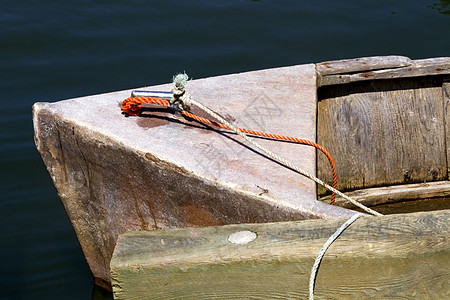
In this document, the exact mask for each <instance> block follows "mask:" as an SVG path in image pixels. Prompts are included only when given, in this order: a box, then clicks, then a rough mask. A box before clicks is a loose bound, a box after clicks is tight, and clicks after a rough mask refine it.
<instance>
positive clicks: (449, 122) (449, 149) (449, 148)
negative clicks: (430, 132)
mask: <svg viewBox="0 0 450 300" xmlns="http://www.w3.org/2000/svg"><path fill="white" fill-rule="evenodd" d="M442 98H443V101H444V116H445V141H446V153H447V168H448V169H447V176H449V175H448V174H449V173H450V167H449V165H448V162H450V107H449V105H450V75H449V76H444V77H443V79H442Z"/></svg>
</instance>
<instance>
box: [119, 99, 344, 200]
mask: <svg viewBox="0 0 450 300" xmlns="http://www.w3.org/2000/svg"><path fill="white" fill-rule="evenodd" d="M142 103H149V104H157V105H161V106H164V107H170V106H171V105H170V102H169V101H167V100H164V99H160V98H153V97H131V98H127V99H125V100H123V102H122V107H121V110H122V111H123V112H124V113H126V114H127V115H130V116H139V115H140V114H141V112H142ZM181 113H182V114H183V115H185V116H186V117H188V118H191V119H193V120H196V121H198V122H201V123H204V124H208V125H212V126H216V127H220V128H223V129H227V130H229V129H230V128H228V126H225V125H223V124H221V123H218V122H214V121H211V120H208V119H206V118H202V117H199V116H197V115H194V114H192V113H190V112H188V111H186V110H182V111H181ZM238 129H239V130H240V131H242V132H243V133H246V134H251V135H255V136H261V137H266V138H270V139H274V140H282V141H290V142H296V143H300V144H304V145H308V146H312V147H315V148H316V149H319V150H320V151H322V153H323V154H325V156H326V157H327V158H328V161H329V162H330V165H331V169H332V171H333V188H335V189H337V175H336V166H335V164H334V161H333V158H332V157H331V155H330V153H328V151H327V150H326V149H325V148H323V147H322V146H320V145H319V144H317V143H315V142H312V141H309V140H305V139H299V138H295V137H290V136H284V135H278V134H271V133H265V132H260V131H254V130H248V129H244V128H238ZM335 199H336V194H335V193H332V195H331V202H330V204H331V205H333V204H334V202H335Z"/></svg>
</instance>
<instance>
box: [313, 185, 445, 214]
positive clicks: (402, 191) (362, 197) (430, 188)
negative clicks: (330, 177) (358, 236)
mask: <svg viewBox="0 0 450 300" xmlns="http://www.w3.org/2000/svg"><path fill="white" fill-rule="evenodd" d="M346 195H347V196H349V197H351V198H353V199H355V200H356V201H358V202H361V203H362V204H364V205H365V206H369V207H370V206H375V205H381V204H390V203H396V202H400V201H408V200H421V199H429V198H443V197H449V196H450V181H437V182H427V183H415V184H402V185H396V186H384V187H377V188H368V189H362V190H356V191H351V192H348V193H346ZM330 200H331V196H330V195H327V196H324V197H321V198H320V201H323V202H326V203H330ZM336 205H338V206H340V207H346V208H350V209H354V208H356V206H355V205H353V204H352V203H350V202H348V201H347V200H345V199H343V198H341V197H339V196H337V197H336Z"/></svg>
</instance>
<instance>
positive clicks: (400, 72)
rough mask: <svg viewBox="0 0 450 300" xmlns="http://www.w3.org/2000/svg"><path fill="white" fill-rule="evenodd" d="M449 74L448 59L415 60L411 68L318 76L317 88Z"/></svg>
mask: <svg viewBox="0 0 450 300" xmlns="http://www.w3.org/2000/svg"><path fill="white" fill-rule="evenodd" d="M444 74H450V57H440V58H432V59H424V60H415V61H413V64H412V65H411V66H407V67H403V68H395V69H381V70H375V71H368V72H356V73H352V74H333V75H325V76H320V78H318V86H319V87H320V86H328V85H339V84H346V83H350V82H357V81H367V80H379V79H393V78H406V77H419V76H430V75H444Z"/></svg>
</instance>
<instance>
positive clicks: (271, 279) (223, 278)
mask: <svg viewBox="0 0 450 300" xmlns="http://www.w3.org/2000/svg"><path fill="white" fill-rule="evenodd" d="M449 217H450V211H448V210H446V211H439V212H432V213H414V214H404V215H391V216H383V217H366V218H362V219H359V220H357V221H356V222H355V223H354V224H352V225H351V226H350V227H349V228H348V229H347V230H346V231H345V232H344V233H343V234H342V235H341V236H340V237H339V238H338V239H337V240H336V241H335V243H333V244H332V245H331V247H330V248H329V249H328V251H327V253H326V255H325V257H324V260H323V261H322V263H321V266H320V268H319V272H318V277H317V280H316V289H315V292H316V293H315V294H316V297H317V298H318V299H325V298H326V299H330V298H339V299H355V298H369V297H376V298H382V297H386V298H389V299H397V298H401V299H405V298H411V299H445V298H448V297H449V296H450V294H449V290H448V283H449V280H450V267H449V264H448V263H443V262H446V261H448V259H449V258H450V243H449V235H448V232H449V224H450V223H449ZM344 221H345V220H344V219H338V220H308V221H300V222H283V223H266V224H241V225H227V226H221V227H207V228H185V229H174V230H161V231H153V232H130V233H125V234H122V235H121V236H120V238H119V240H118V244H117V246H116V249H115V251H114V255H113V259H112V261H111V272H112V273H111V276H112V280H113V291H114V297H115V299H305V298H307V294H308V281H309V276H310V271H311V267H312V265H313V262H314V259H315V257H316V255H317V253H318V252H319V250H320V248H321V247H322V245H323V244H324V243H325V241H326V240H327V239H328V237H329V236H330V235H331V234H332V233H333V232H334V231H335V230H336V229H337V228H338V227H339V226H340V225H342V223H343V222H344ZM241 230H249V231H252V232H255V233H256V234H257V238H256V239H255V240H254V241H253V242H250V243H248V244H244V245H236V244H231V243H229V242H228V241H227V238H228V236H229V235H230V234H232V233H235V232H237V231H241Z"/></svg>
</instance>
